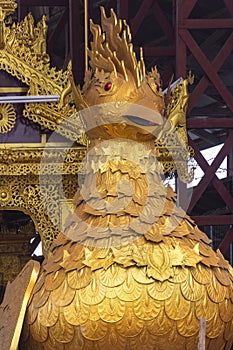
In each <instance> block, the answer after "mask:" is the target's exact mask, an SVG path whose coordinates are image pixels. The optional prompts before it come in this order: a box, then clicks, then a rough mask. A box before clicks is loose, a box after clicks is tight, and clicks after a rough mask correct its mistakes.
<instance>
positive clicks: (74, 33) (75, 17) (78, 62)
mask: <svg viewBox="0 0 233 350" xmlns="http://www.w3.org/2000/svg"><path fill="white" fill-rule="evenodd" d="M80 16H81V15H80V4H79V1H76V0H69V32H70V35H69V38H70V59H71V61H72V70H73V74H74V78H75V81H76V82H78V83H81V82H82V81H83V73H84V48H83V45H82V40H81V34H82V33H81V31H83V30H84V29H83V26H82V25H81V18H80ZM80 29H81V30H80Z"/></svg>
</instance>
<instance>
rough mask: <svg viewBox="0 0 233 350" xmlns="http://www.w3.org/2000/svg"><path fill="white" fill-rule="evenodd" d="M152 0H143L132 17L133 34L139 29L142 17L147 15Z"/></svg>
mask: <svg viewBox="0 0 233 350" xmlns="http://www.w3.org/2000/svg"><path fill="white" fill-rule="evenodd" d="M153 2H154V0H143V1H142V4H141V6H140V8H139V10H138V12H137V14H136V16H135V17H134V19H133V20H132V22H131V32H132V34H133V36H135V34H136V33H137V31H138V30H139V27H140V25H141V24H142V22H143V20H144V18H145V17H146V16H147V14H148V12H149V9H150V8H151V6H152V5H153Z"/></svg>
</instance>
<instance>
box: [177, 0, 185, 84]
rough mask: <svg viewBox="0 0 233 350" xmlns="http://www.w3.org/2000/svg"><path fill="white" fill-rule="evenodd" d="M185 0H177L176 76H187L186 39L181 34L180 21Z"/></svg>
mask: <svg viewBox="0 0 233 350" xmlns="http://www.w3.org/2000/svg"><path fill="white" fill-rule="evenodd" d="M183 6H184V0H177V2H176V78H179V77H186V66H187V50H186V45H185V43H184V40H183V39H182V37H181V36H180V27H179V22H180V20H179V19H180V18H182V15H183V11H184V8H183Z"/></svg>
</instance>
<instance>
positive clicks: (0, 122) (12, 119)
mask: <svg viewBox="0 0 233 350" xmlns="http://www.w3.org/2000/svg"><path fill="white" fill-rule="evenodd" d="M15 123H16V112H15V109H14V107H13V105H12V104H10V103H8V104H5V103H4V104H0V134H6V133H8V132H9V131H10V130H12V129H13V127H14V126H15Z"/></svg>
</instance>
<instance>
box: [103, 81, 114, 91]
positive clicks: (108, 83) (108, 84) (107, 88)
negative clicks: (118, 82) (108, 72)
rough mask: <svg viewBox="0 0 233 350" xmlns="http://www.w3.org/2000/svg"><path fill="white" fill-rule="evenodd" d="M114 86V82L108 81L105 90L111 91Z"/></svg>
mask: <svg viewBox="0 0 233 350" xmlns="http://www.w3.org/2000/svg"><path fill="white" fill-rule="evenodd" d="M111 88H112V83H111V82H110V81H108V82H107V83H106V84H105V85H104V90H105V91H109V90H111Z"/></svg>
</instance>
